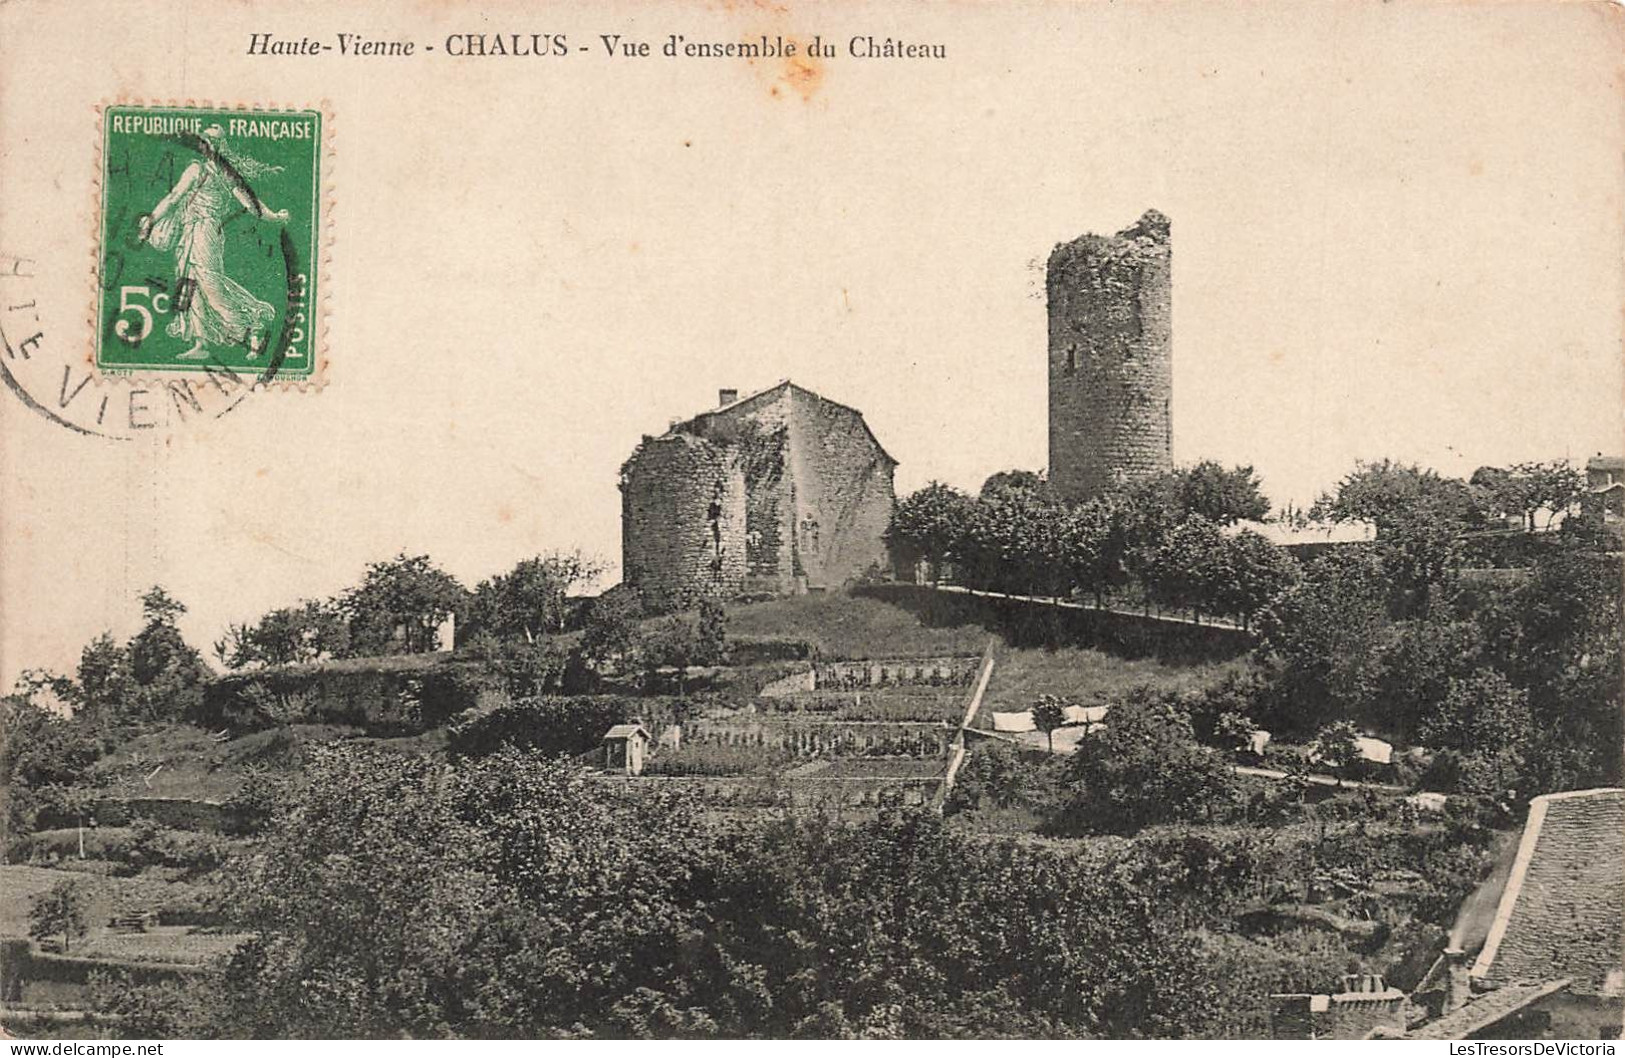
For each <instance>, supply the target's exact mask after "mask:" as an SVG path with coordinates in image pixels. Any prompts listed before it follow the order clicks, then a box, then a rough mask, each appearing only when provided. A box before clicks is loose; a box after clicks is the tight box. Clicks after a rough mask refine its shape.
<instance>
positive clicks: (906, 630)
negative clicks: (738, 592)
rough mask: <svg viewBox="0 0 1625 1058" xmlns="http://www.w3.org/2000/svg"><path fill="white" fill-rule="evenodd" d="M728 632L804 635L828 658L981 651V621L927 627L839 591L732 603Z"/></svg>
mask: <svg viewBox="0 0 1625 1058" xmlns="http://www.w3.org/2000/svg"><path fill="white" fill-rule="evenodd" d="M728 634H729V635H733V636H762V637H780V638H787V639H802V640H805V641H807V642H809V643H811V644H813V646H815V647H817V648H818V651H819V653H820V654H821V655H822V656H823V657H825V658H918V657H945V656H950V655H966V654H980V653H981V652H982V649H983V647H985V646H986V645H987V636H988V633H987V631H986V629H984V628H982V627H981V626H980V625H974V624H966V625H959V626H956V627H952V628H927V627H925V626H924V625H922V624H921V623H920V622H919V620H918V618H916V617H914V615H912V614H910V613H908V612H907V611H906V610H903V609H900V608H899V607H896V606H892V605H889V604H887V603H884V602H881V601H880V600H878V599H868V598H861V597H857V596H852V595H846V594H844V593H839V592H831V593H828V594H824V593H817V594H812V595H800V596H795V597H792V598H788V599H774V600H772V601H770V602H759V603H742V604H734V605H730V606H729V607H728Z"/></svg>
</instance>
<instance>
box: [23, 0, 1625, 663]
mask: <svg viewBox="0 0 1625 1058" xmlns="http://www.w3.org/2000/svg"><path fill="white" fill-rule="evenodd" d="M95 6H97V5H94V4H87V5H83V6H75V7H66V6H63V7H47V6H44V5H40V4H35V3H28V2H24V3H20V4H13V5H8V6H7V7H6V8H5V9H4V10H3V11H0V41H3V43H0V60H3V61H0V99H3V100H4V102H3V103H0V107H3V111H0V113H3V120H0V136H3V140H0V152H3V154H0V180H3V183H0V186H4V187H5V188H6V192H7V197H8V198H9V199H10V200H11V201H10V203H6V204H0V250H5V251H7V252H10V253H24V254H28V255H30V256H33V257H35V258H37V259H39V260H40V261H41V262H42V264H41V268H42V278H41V279H40V283H41V284H42V288H41V293H40V305H41V311H42V312H43V313H44V316H43V317H42V321H43V326H44V327H45V328H46V330H47V331H48V333H50V334H51V335H52V336H53V338H54V339H56V340H58V341H60V342H62V343H65V344H66V345H72V343H74V342H76V341H80V342H82V341H84V340H85V337H84V335H85V330H86V324H85V323H84V322H83V321H84V319H85V317H86V314H87V307H88V305H89V290H90V287H89V281H88V280H87V278H86V274H85V273H86V263H87V262H89V261H91V260H93V256H92V255H93V246H94V240H93V232H94V223H93V215H94V209H93V202H94V191H93V181H94V174H95V172H96V161H95V156H94V150H95V144H96V129H97V124H96V116H95V114H94V111H93V110H92V107H93V106H94V104H96V103H98V102H101V101H108V100H113V99H115V98H118V97H119V96H120V95H121V94H122V95H124V96H125V97H129V98H139V99H148V100H171V99H198V100H202V99H209V100H214V101H216V102H220V101H228V102H236V101H239V100H241V101H244V102H255V101H258V102H266V101H270V102H275V103H280V104H285V105H298V106H305V105H312V104H317V103H324V102H325V105H326V106H327V108H328V109H329V110H330V111H331V113H332V115H333V122H332V126H331V130H330V131H331V132H332V134H333V140H332V146H333V151H334V162H335V166H334V169H333V172H332V176H333V188H334V194H335V197H336V206H335V208H334V209H333V211H332V214H331V219H332V227H331V229H330V232H329V234H330V235H331V236H332V239H331V243H330V245H329V246H328V247H327V251H328V252H329V253H330V255H331V261H330V264H329V268H328V274H329V276H330V277H331V280H332V283H331V287H330V301H329V309H330V311H331V316H330V321H329V322H330V330H329V346H330V354H329V359H330V370H329V380H330V381H329V384H328V386H327V387H326V389H325V390H324V391H323V392H320V393H284V394H265V395H259V396H257V397H255V398H253V399H252V400H251V401H249V402H247V403H245V404H244V406H243V407H241V408H240V409H238V410H237V411H234V412H233V413H232V414H231V415H229V416H227V417H225V418H224V419H221V420H219V421H217V422H214V423H211V424H209V425H207V426H206V427H198V426H196V425H193V426H190V427H187V428H184V429H180V430H176V431H173V432H168V433H162V434H159V435H157V436H153V437H144V438H142V439H140V440H138V441H128V442H111V441H107V440H104V439H98V438H86V437H80V436H76V435H73V434H71V433H69V432H68V431H66V430H63V429H62V428H60V427H59V426H56V425H54V424H52V423H49V422H47V421H45V420H44V419H42V418H40V417H38V416H36V415H34V414H32V413H31V412H29V411H28V410H26V409H25V408H24V407H23V406H22V405H21V403H19V402H18V401H16V400H15V399H14V398H13V397H12V396H11V395H10V394H9V393H4V392H0V442H3V450H0V471H3V476H0V529H3V530H4V537H3V540H4V548H3V550H0V588H3V592H4V594H3V596H0V606H3V609H0V621H3V629H0V632H3V638H0V679H3V681H4V682H5V684H6V685H9V684H10V682H11V680H12V679H13V678H14V677H15V675H16V673H17V672H18V671H19V670H20V669H22V668H24V667H39V666H46V667H52V668H56V669H58V670H71V668H72V667H73V665H74V663H75V661H76V659H77V656H78V652H79V650H80V648H81V647H82V645H83V644H84V643H85V642H86V641H87V640H89V639H90V638H91V637H92V636H94V635H95V634H96V633H98V632H99V631H101V630H103V629H112V630H113V631H114V632H115V633H117V634H119V635H128V634H129V633H131V632H132V631H134V629H135V627H136V626H137V623H138V613H137V610H138V607H137V603H136V597H137V596H138V595H139V594H140V592H141V591H142V590H143V589H144V588H146V587H147V586H148V585H150V584H152V583H154V582H161V583H162V584H163V585H164V586H165V587H167V588H168V589H169V590H170V591H171V592H172V593H173V594H175V595H176V596H178V597H179V598H180V599H181V600H183V601H184V602H185V603H186V604H187V605H189V606H190V607H191V608H192V612H191V613H190V614H189V615H188V616H187V618H186V619H185V621H184V622H183V628H184V630H185V631H186V632H187V633H188V635H189V637H190V638H191V640H192V641H193V643H194V644H195V645H197V646H199V647H200V648H202V649H204V650H205V651H207V648H208V644H209V643H210V642H211V641H212V640H213V639H214V638H215V637H216V636H217V635H219V634H220V632H221V631H222V629H223V627H224V626H225V624H226V623H227V622H229V621H243V620H251V619H253V618H255V617H257V616H258V615H259V614H261V613H263V612H264V611H266V610H267V609H270V608H272V607H275V606H280V605H286V604H289V603H292V602H294V601H296V600H298V599H300V598H302V597H318V596H325V595H329V594H332V593H334V592H336V591H339V590H340V589H342V588H344V587H345V586H347V585H349V584H351V583H354V582H355V581H356V579H357V578H358V577H359V576H360V573H361V571H362V569H363V567H364V565H365V564H366V563H367V562H368V561H372V560H376V559H381V558H385V557H388V556H390V555H392V554H394V553H396V552H398V551H400V550H403V549H404V550H407V551H410V552H414V553H418V552H427V553H429V554H430V555H431V556H433V558H434V559H435V560H436V561H437V562H439V563H440V564H441V565H442V566H443V567H444V568H446V569H447V570H449V571H450V572H452V573H454V574H455V575H457V576H458V577H459V578H461V579H462V580H463V581H464V582H465V583H466V584H468V585H469V586H472V585H473V584H474V583H475V582H476V581H477V580H479V579H480V578H482V577H485V576H489V575H491V574H492V573H495V572H499V571H501V570H503V569H506V568H507V567H509V566H511V565H512V564H513V563H514V562H516V561H517V560H519V559H521V558H524V557H527V556H529V555H533V554H536V553H538V552H540V551H544V550H548V549H552V548H566V549H568V548H581V549H583V550H585V551H587V552H589V553H595V554H597V555H600V556H602V557H604V558H606V559H608V560H610V561H612V562H615V561H618V559H619V550H620V546H619V541H620V537H619V533H620V495H619V492H618V491H617V489H616V484H615V482H616V471H617V468H618V466H619V465H620V463H621V461H622V460H624V459H625V458H626V456H627V455H628V454H629V453H630V451H631V450H632V448H633V446H634V445H636V444H637V442H638V440H639V438H640V436H641V435H643V434H645V433H649V434H653V433H659V432H661V431H662V430H664V429H665V427H666V426H667V424H668V423H669V422H671V421H672V420H674V419H677V418H681V417H686V416H688V415H691V414H693V413H694V412H697V411H700V410H702V409H704V408H706V407H708V406H709V405H710V404H711V403H713V402H714V401H715V399H716V391H717V389H718V388H720V387H733V388H737V389H739V390H741V391H742V392H743V391H748V390H752V389H756V388H759V387H761V386H765V385H769V384H771V383H773V382H775V381H777V380H778V379H780V378H785V377H789V378H792V379H794V380H795V381H796V382H798V383H800V384H801V385H804V386H806V387H808V388H810V389H813V390H815V391H817V392H819V393H822V394H824V395H826V396H828V397H830V398H832V399H835V400H839V401H842V402H844V403H848V404H852V405H854V406H856V407H858V408H859V409H861V410H862V411H863V412H864V414H865V416H866V417H867V419H868V422H869V424H870V426H871V427H872V428H873V430H874V431H875V433H876V435H877V436H878V437H879V438H880V440H881V442H882V443H883V444H884V445H885V446H886V448H887V449H888V450H889V451H890V452H891V453H892V454H893V455H894V456H895V457H896V458H897V459H898V460H899V461H900V464H901V465H900V466H899V468H898V471H897V483H898V488H899V493H900V494H901V493H906V492H907V491H910V490H912V489H914V488H917V487H919V486H920V485H922V484H924V483H925V482H926V481H928V480H930V479H941V480H944V481H947V482H950V483H952V484H955V485H959V486H962V487H965V488H967V489H974V488H975V487H976V486H977V485H979V484H980V482H981V480H982V479H983V478H984V477H986V476H987V475H988V474H990V473H992V472H994V471H996V470H1000V469H1007V468H1010V467H1025V468H1040V467H1042V466H1043V465H1044V462H1045V459H1046V450H1045V445H1046V441H1045V437H1046V433H1045V415H1046V396H1045V392H1046V379H1045V315H1044V303H1043V300H1042V296H1041V295H1042V289H1043V277H1042V273H1041V270H1040V268H1039V263H1041V262H1042V261H1043V259H1044V258H1045V257H1046V256H1047V255H1048V253H1049V251H1050V249H1051V248H1052V247H1053V246H1054V245H1055V244H1056V243H1057V242H1060V241H1065V240H1069V239H1071V238H1074V237H1076V236H1077V235H1080V234H1082V233H1084V232H1091V231H1092V232H1100V233H1109V232H1113V231H1116V230H1118V229H1120V228H1123V227H1126V226H1127V225H1129V224H1131V223H1132V222H1133V221H1134V220H1135V219H1136V218H1137V217H1138V216H1139V215H1140V214H1141V213H1142V212H1144V210H1146V209H1148V208H1156V209H1158V210H1161V211H1162V212H1164V213H1166V214H1167V215H1168V216H1169V217H1170V218H1171V220H1172V225H1173V228H1172V246H1173V262H1174V263H1173V277H1174V278H1173V305H1174V324H1173V333H1174V404H1173V416H1174V454H1175V458H1176V460H1178V461H1181V462H1189V461H1194V460H1197V459H1202V458H1212V459H1217V460H1219V461H1221V462H1225V463H1237V462H1245V463H1252V464H1253V465H1255V466H1256V467H1257V469H1258V471H1259V473H1260V474H1261V475H1262V477H1263V479H1264V483H1265V488H1266V491H1267V492H1268V493H1269V495H1270V496H1271V497H1272V499H1274V500H1275V501H1277V502H1280V501H1284V500H1288V499H1295V500H1297V501H1299V502H1307V501H1309V500H1310V499H1312V498H1313V496H1314V495H1315V493H1316V492H1317V491H1319V490H1320V489H1322V488H1326V487H1329V486H1331V485H1333V484H1334V483H1335V482H1336V480H1337V479H1338V478H1339V477H1340V476H1341V475H1342V474H1344V473H1346V472H1347V471H1348V470H1349V469H1351V468H1352V465H1353V463H1354V461H1355V460H1356V459H1360V458H1366V459H1371V458H1380V457H1383V456H1391V457H1394V458H1397V459H1402V460H1407V461H1419V462H1422V463H1424V464H1426V465H1429V466H1434V467H1437V468H1438V469H1439V470H1441V471H1443V472H1445V473H1451V474H1458V475H1465V474H1468V473H1470V472H1471V471H1472V470H1473V469H1474V468H1475V467H1477V466H1479V465H1481V464H1494V463H1503V462H1507V461H1512V460H1520V459H1543V458H1559V457H1568V458H1571V459H1574V460H1576V461H1577V462H1583V460H1584V459H1585V457H1587V456H1588V455H1591V454H1593V453H1594V452H1597V451H1599V450H1607V451H1610V452H1618V451H1620V450H1621V448H1622V439H1621V436H1620V433H1621V418H1620V412H1621V392H1622V371H1621V358H1620V351H1621V338H1622V324H1621V305H1622V304H1625V270H1622V269H1625V266H1622V263H1621V262H1622V259H1625V254H1622V250H1625V246H1622V231H1625V230H1622V224H1621V217H1622V205H1625V195H1622V191H1625V176H1622V168H1621V165H1620V157H1621V148H1622V146H1625V137H1622V131H1625V129H1622V121H1621V116H1622V115H1621V98H1622V95H1621V85H1622V81H1621V77H1620V66H1619V62H1620V59H1619V56H1620V54H1621V49H1620V39H1619V38H1620V32H1619V24H1620V19H1619V14H1618V10H1619V9H1617V8H1613V9H1612V10H1613V14H1612V15H1610V14H1608V11H1609V10H1610V8H1609V7H1608V5H1601V4H1579V3H1571V4H1559V3H1531V4H1520V3H1501V4H1497V3H1471V4H1459V5H1458V4H1443V3H1435V4H1418V3H1403V2H1395V3H1380V4H1379V3H1364V2H1349V3H1336V4H1333V3H1302V4H1292V5H1277V4H1244V5H1230V4H1225V3H1200V4H1197V3H1189V4H1186V3H1177V2H1174V3H1163V4H1150V5H1140V4H1133V3H1116V4H1101V3H1075V4H1061V3H1057V4H1019V3H1011V4H1000V5H992V4H969V3H957V4H955V3H950V4H936V5H931V6H929V7H927V6H926V5H914V4H904V3H893V4H873V5H867V4H858V3H824V4H816V5H812V4H809V5H806V6H804V7H770V6H767V5H749V4H744V5H732V4H728V5H701V4H690V5H682V4H659V3H647V4H643V3H640V4H635V5H633V4H627V5H623V6H615V5H592V6H589V5H585V4H582V5H566V4H555V5H527V6H521V5H517V4H514V5H493V6H492V7H491V8H490V9H488V10H487V11H486V12H485V13H483V14H481V13H478V12H474V11H470V12H464V13H460V14H456V13H454V14H445V13H442V12H441V10H440V8H439V5H429V4H421V5H419V4H401V5H394V6H389V5H382V4H379V5H370V6H369V7H368V8H367V9H353V10H351V11H349V12H347V13H346V14H344V15H343V16H340V15H338V14H334V13H332V12H331V11H329V10H327V9H326V8H325V7H323V6H317V5H311V6H306V7H292V8H289V7H284V8H282V13H272V10H273V9H271V8H265V9H263V10H261V9H256V8H255V7H254V6H253V5H252V4H243V5H240V6H235V7H233V8H231V9H229V10H224V9H216V7H215V6H214V5H207V6H205V5H203V4H201V3H190V4H189V3H177V4H173V5H168V10H167V11H166V14H164V15H163V17H161V18H155V17H152V14H151V11H150V9H149V8H146V7H144V6H143V7H138V6H131V7H128V8H121V9H116V10H115V9H113V8H112V5H106V4H103V5H100V6H102V7H107V8H108V10H106V11H101V12H96V13H90V9H91V8H93V7H95ZM301 12H302V13H301ZM251 31H271V32H275V33H277V34H278V35H279V36H288V37H297V36H300V35H310V36H316V37H321V36H326V37H329V38H331V36H332V35H333V34H335V33H337V32H338V31H349V32H359V33H364V34H367V35H373V36H380V37H387V36H395V37H401V38H407V39H413V40H417V41H420V42H427V43H432V44H435V45H436V51H435V53H434V54H433V55H423V54H420V55H418V56H415V57H414V58H412V59H409V60H382V59H358V58H344V59H341V58H338V57H336V56H330V55H322V56H317V57H300V58H269V57H261V58H248V57H245V56H244V55H243V54H242V52H243V51H244V50H245V46H246V44H247V39H248V34H249V33H250V32H251ZM454 31H457V32H464V31H466V32H506V31H523V32H526V33H529V32H531V31H536V32H543V31H546V32H555V33H565V34H567V36H568V38H569V39H570V42H571V46H572V48H574V47H576V46H579V45H589V46H596V44H597V42H596V34H598V33H622V34H624V35H627V36H630V37H635V38H639V39H647V40H650V41H651V42H653V43H654V45H655V47H656V48H657V49H658V46H659V43H660V42H661V41H662V40H663V39H664V37H665V35H666V34H667V33H673V32H682V33H685V34H686V35H688V36H689V37H690V38H692V39H737V38H741V37H746V36H749V35H752V34H757V33H763V32H765V33H769V34H779V33H783V34H788V35H795V36H798V37H800V38H801V39H805V38H807V37H809V36H810V35H811V34H813V33H821V34H822V35H823V36H824V37H825V38H826V39H831V40H834V41H836V42H837V43H838V45H839V46H840V47H841V50H842V52H843V54H841V55H840V56H839V57H838V58H836V59H833V60H828V61H827V62H825V63H823V64H822V65H821V67H820V70H819V71H818V72H817V73H816V75H815V76H813V77H811V78H807V79H805V80H794V81H793V80H792V79H786V78H785V77H784V76H783V75H784V73H785V68H784V67H783V66H782V65H781V64H778V63H774V62H760V63H756V64H747V63H745V62H742V61H738V60H687V61H669V60H668V61H659V60H643V61H638V60H616V61H610V60H607V59H605V58H603V57H602V56H601V54H595V53H572V54H571V55H569V56H567V57H565V58H553V59H534V58H531V59H511V58H510V59H484V60H453V59H449V58H446V57H445V56H444V55H443V54H441V52H442V50H443V41H444V39H445V36H446V34H447V33H450V32H454ZM859 33H862V34H872V35H875V36H877V37H879V36H885V35H888V34H889V35H892V36H896V37H903V38H907V39H909V40H915V41H940V42H943V43H945V44H946V46H947V49H948V58H947V59H946V60H944V61H934V62H933V61H904V60H893V61H881V60H861V59H856V58H852V57H850V56H848V55H847V54H845V44H846V41H847V39H848V38H849V37H850V36H852V35H853V34H859ZM420 50H421V49H420ZM70 54H71V55H73V56H74V57H75V60H74V62H72V63H71V64H67V63H64V62H63V61H62V56H64V55H70ZM17 203H27V204H28V208H27V209H23V208H20V207H19V206H18V205H17ZM0 292H3V291H0ZM47 302H49V304H47ZM611 579H613V577H612V578H611Z"/></svg>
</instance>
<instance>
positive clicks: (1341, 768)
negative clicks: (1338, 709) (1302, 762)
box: [1309, 720, 1360, 786]
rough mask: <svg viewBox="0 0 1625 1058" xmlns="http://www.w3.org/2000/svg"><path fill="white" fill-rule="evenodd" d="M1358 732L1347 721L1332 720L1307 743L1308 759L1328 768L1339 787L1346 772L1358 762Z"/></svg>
mask: <svg viewBox="0 0 1625 1058" xmlns="http://www.w3.org/2000/svg"><path fill="white" fill-rule="evenodd" d="M1359 736H1360V732H1359V730H1358V729H1356V728H1355V726H1354V724H1353V723H1352V722H1351V721H1348V720H1334V721H1333V722H1331V723H1329V724H1327V725H1326V726H1325V727H1323V728H1321V729H1320V730H1319V731H1318V732H1316V734H1315V737H1314V740H1313V741H1312V742H1310V743H1309V759H1310V760H1312V761H1315V762H1317V763H1319V764H1321V765H1323V766H1324V767H1327V768H1330V769H1331V770H1332V774H1334V775H1336V776H1337V783H1338V785H1339V786H1341V785H1342V784H1343V777H1344V776H1345V775H1346V774H1347V773H1348V770H1349V769H1350V768H1351V767H1353V766H1354V764H1355V762H1356V761H1358V760H1360V745H1359V743H1358V742H1356V741H1355V740H1356V739H1357V738H1359Z"/></svg>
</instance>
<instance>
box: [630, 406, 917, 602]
mask: <svg viewBox="0 0 1625 1058" xmlns="http://www.w3.org/2000/svg"><path fill="white" fill-rule="evenodd" d="M893 466H894V464H893V463H892V460H891V458H890V457H889V456H887V455H886V453H885V452H884V451H883V450H882V449H881V448H880V446H879V445H878V444H876V442H875V440H874V438H873V436H872V435H871V434H870V433H869V430H868V427H867V426H865V424H864V422H863V417H862V415H860V414H859V413H858V412H856V411H854V410H853V409H851V408H848V407H846V406H844V405H840V404H836V403H833V402H831V401H826V400H824V399H822V398H820V397H819V396H818V395H817V394H814V393H809V392H807V391H806V390H803V389H801V388H799V387H797V386H794V385H791V384H788V383H784V384H781V385H779V386H775V387H774V388H772V389H770V390H767V391H764V392H763V393H760V394H758V395H756V396H754V397H749V398H746V399H745V400H742V401H738V402H736V403H733V404H730V405H728V406H726V407H724V408H721V409H717V410H714V411H710V412H704V413H701V414H700V415H698V416H695V417H694V418H693V419H691V420H689V421H687V422H685V423H682V424H679V425H678V426H676V427H674V428H673V430H672V432H671V433H669V434H666V435H664V436H662V437H659V438H650V439H646V440H645V441H644V443H643V445H642V446H641V447H640V448H639V450H638V452H637V453H636V454H635V455H634V456H633V458H632V459H630V460H628V462H627V465H626V468H625V471H624V473H623V480H622V485H621V487H622V526H621V534H622V565H623V567H624V568H623V574H624V576H625V578H626V580H627V581H629V582H635V583H638V584H639V585H640V586H641V587H642V588H643V590H644V592H645V594H646V595H649V596H652V597H654V599H655V601H656V603H657V605H660V604H664V603H667V602H678V601H681V597H682V595H684V594H690V595H692V594H704V595H733V594H740V593H742V592H758V591H766V592H775V593H780V594H789V593H792V592H795V591H797V590H801V588H802V587H803V586H804V585H805V586H810V587H815V588H818V587H829V588H834V587H839V586H840V585H842V584H844V583H846V582H848V581H851V580H854V579H856V578H858V577H859V576H860V575H861V574H863V573H864V571H866V570H867V569H869V568H870V567H871V566H874V565H877V564H880V563H882V562H884V561H885V558H886V550H885V547H884V544H883V543H882V539H881V537H882V534H884V532H885V530H886V526H887V524H888V523H889V522H890V520H891V513H892V508H893V505H894V503H895V498H894V494H893V491H892V470H893ZM719 497H721V500H720V501H719V499H718V498H719ZM717 502H721V503H722V509H721V512H720V515H719V516H718V517H717V518H715V519H712V518H711V517H710V516H709V515H707V514H706V512H707V511H708V510H709V509H710V508H711V507H713V506H715V505H716V503H717Z"/></svg>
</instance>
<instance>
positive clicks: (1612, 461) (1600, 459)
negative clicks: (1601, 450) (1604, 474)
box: [1586, 455, 1625, 471]
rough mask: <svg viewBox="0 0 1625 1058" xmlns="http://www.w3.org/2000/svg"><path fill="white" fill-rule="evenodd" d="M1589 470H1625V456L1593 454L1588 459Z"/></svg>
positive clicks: (1587, 466)
mask: <svg viewBox="0 0 1625 1058" xmlns="http://www.w3.org/2000/svg"><path fill="white" fill-rule="evenodd" d="M1586 469H1587V470H1616V471H1617V470H1625V456H1600V455H1599V456H1592V457H1591V458H1590V459H1588V460H1586Z"/></svg>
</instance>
